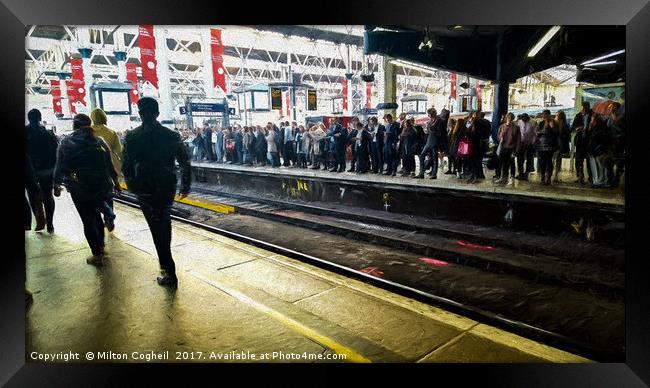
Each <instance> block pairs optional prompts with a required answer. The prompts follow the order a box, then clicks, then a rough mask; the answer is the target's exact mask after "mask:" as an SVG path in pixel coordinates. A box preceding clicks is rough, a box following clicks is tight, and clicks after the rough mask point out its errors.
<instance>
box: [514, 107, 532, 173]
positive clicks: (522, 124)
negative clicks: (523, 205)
mask: <svg viewBox="0 0 650 388" xmlns="http://www.w3.org/2000/svg"><path fill="white" fill-rule="evenodd" d="M517 125H518V126H519V132H520V133H521V142H520V143H519V152H518V153H517V171H518V174H517V177H516V179H519V180H524V181H527V180H528V174H530V173H531V171H532V170H533V160H534V157H535V149H534V147H533V143H534V141H535V123H534V122H533V121H532V120H531V119H530V116H528V114H527V113H524V114H522V115H521V118H520V119H519V120H518V121H517ZM524 162H525V163H526V167H525V169H524Z"/></svg>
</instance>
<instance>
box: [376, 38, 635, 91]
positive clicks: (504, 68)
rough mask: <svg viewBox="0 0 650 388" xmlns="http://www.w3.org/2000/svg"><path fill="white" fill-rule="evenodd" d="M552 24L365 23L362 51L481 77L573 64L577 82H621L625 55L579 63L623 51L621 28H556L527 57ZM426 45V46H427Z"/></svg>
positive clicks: (512, 77)
mask: <svg viewBox="0 0 650 388" xmlns="http://www.w3.org/2000/svg"><path fill="white" fill-rule="evenodd" d="M552 27H553V26H420V27H417V26H416V27H414V26H389V25H381V26H380V25H366V26H365V27H364V29H365V31H364V36H365V38H364V53H365V54H382V55H387V56H389V57H392V58H395V59H402V60H405V61H410V62H415V63H419V64H422V65H425V66H431V67H435V68H438V69H443V70H448V71H454V72H458V73H463V74H468V75H470V76H472V77H476V78H479V79H484V80H491V81H507V82H514V81H516V80H517V79H518V78H521V77H523V76H526V75H530V74H532V73H536V72H539V71H542V70H546V69H549V68H552V67H555V66H558V65H562V64H572V65H576V66H578V81H581V80H583V79H584V80H585V81H587V82H592V83H605V82H617V81H624V80H625V55H624V53H623V54H620V55H618V56H615V57H609V58H607V60H610V59H611V60H616V63H615V64H608V65H598V66H592V67H589V66H584V65H582V64H583V63H584V62H586V61H589V60H591V59H594V58H598V57H600V56H603V55H607V54H610V53H613V52H617V51H620V50H624V49H625V26H560V28H559V30H558V31H557V32H556V33H555V34H554V35H553V36H552V38H551V39H550V40H548V43H546V44H545V45H544V46H543V47H542V48H541V50H539V51H538V52H537V53H536V54H535V55H534V56H529V53H530V52H531V49H532V48H533V47H534V46H536V45H537V43H538V42H540V40H542V38H543V37H544V35H546V34H547V33H548V32H549V30H550V29H551V28H552ZM427 43H428V44H427Z"/></svg>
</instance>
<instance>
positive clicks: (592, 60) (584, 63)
mask: <svg viewBox="0 0 650 388" xmlns="http://www.w3.org/2000/svg"><path fill="white" fill-rule="evenodd" d="M624 52H625V50H618V51H614V52H613V53H609V54H606V55H603V56H602V57H598V58H594V59H590V60H588V61H585V62H582V63H581V65H591V64H593V63H594V62H598V61H600V60H601V59H605V58H609V57H613V56H614V55H618V54H623V53H624Z"/></svg>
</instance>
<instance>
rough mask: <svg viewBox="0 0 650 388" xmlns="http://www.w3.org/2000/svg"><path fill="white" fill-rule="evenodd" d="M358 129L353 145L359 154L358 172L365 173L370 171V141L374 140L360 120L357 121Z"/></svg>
mask: <svg viewBox="0 0 650 388" xmlns="http://www.w3.org/2000/svg"><path fill="white" fill-rule="evenodd" d="M356 131H357V135H356V137H355V139H354V144H353V145H352V146H353V147H354V149H355V152H356V155H357V166H356V172H357V174H365V173H367V172H368V171H370V150H371V148H370V143H371V142H372V135H371V134H370V132H368V130H367V129H366V128H364V126H363V123H362V122H360V121H357V128H356Z"/></svg>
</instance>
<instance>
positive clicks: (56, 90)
mask: <svg viewBox="0 0 650 388" xmlns="http://www.w3.org/2000/svg"><path fill="white" fill-rule="evenodd" d="M50 85H51V90H52V109H53V110H54V113H63V106H62V105H61V82H60V81H59V80H56V79H53V80H51V81H50Z"/></svg>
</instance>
